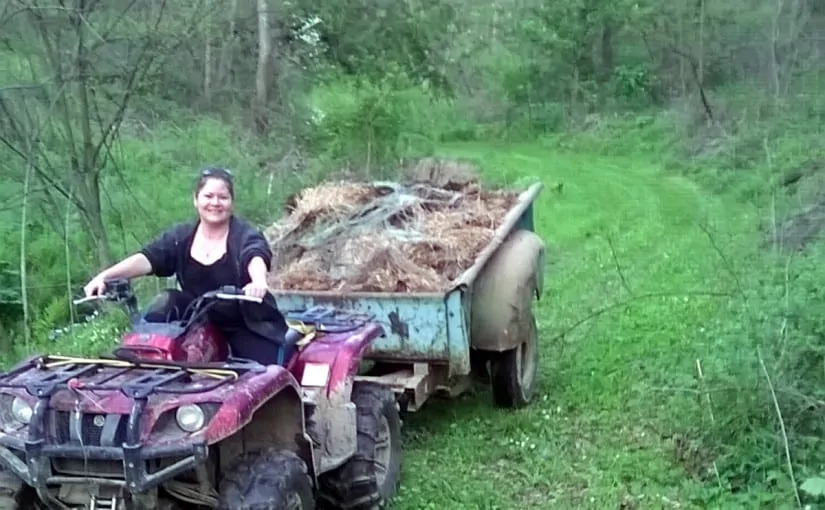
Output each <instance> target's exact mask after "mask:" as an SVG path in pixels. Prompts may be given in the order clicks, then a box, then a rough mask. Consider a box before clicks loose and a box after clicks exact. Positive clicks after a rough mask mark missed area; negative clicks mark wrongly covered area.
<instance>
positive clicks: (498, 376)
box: [490, 312, 539, 408]
mask: <svg viewBox="0 0 825 510" xmlns="http://www.w3.org/2000/svg"><path fill="white" fill-rule="evenodd" d="M520 340H521V342H520V343H519V345H518V346H517V347H516V348H514V349H510V350H507V351H504V352H500V353H490V377H491V379H492V387H493V388H492V389H493V401H494V402H495V404H496V405H497V406H500V407H507V408H521V407H524V406H526V405H527V404H529V403H530V401H531V400H532V399H533V394H534V393H535V386H536V374H537V372H538V365H539V348H538V347H539V346H538V327H537V325H536V318H535V316H534V315H533V313H532V312H530V313H528V314H527V317H525V319H524V322H523V323H522V331H521V334H520Z"/></svg>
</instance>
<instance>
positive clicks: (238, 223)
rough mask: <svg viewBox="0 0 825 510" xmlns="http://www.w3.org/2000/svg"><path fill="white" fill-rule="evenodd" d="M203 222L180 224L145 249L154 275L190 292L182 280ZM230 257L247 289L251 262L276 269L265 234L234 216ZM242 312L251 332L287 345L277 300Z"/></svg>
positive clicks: (270, 299) (237, 281) (242, 304)
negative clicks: (257, 259)
mask: <svg viewBox="0 0 825 510" xmlns="http://www.w3.org/2000/svg"><path fill="white" fill-rule="evenodd" d="M198 224H199V221H198V220H195V221H190V222H184V223H178V224H177V225H174V226H172V227H171V228H169V229H167V230H165V231H164V232H162V233H161V234H160V235H159V236H158V237H157V238H156V239H155V240H153V241H152V242H150V243H149V244H147V245H146V246H144V247H143V248H142V249H141V250H140V253H142V254H143V255H144V256H145V257H146V258H147V259H149V263H150V264H151V265H152V274H154V275H155V276H158V277H161V278H166V277H170V276H172V275H175V276H176V277H177V280H178V283H179V284H180V286H181V288H182V289H184V290H185V289H186V286H185V282H183V281H182V279H181V272H182V271H181V270H182V269H183V267H184V265H185V264H186V261H187V260H188V258H189V250H190V249H191V247H192V240H193V239H194V236H195V231H196V229H197V227H198ZM226 244H227V248H226V250H227V256H228V257H229V259H230V260H231V261H232V264H233V266H234V269H235V286H237V287H238V288H241V287H244V286H245V285H247V284H248V283H249V282H250V281H251V278H250V277H249V273H248V271H247V267H248V266H249V262H250V261H251V260H252V259H253V258H255V257H261V258H262V259H263V260H264V263H265V264H266V269H267V271H269V270H270V269H271V267H272V250H271V249H270V248H269V243H268V242H267V240H266V238H265V237H264V236H263V234H262V233H261V232H260V231H259V230H258V229H256V228H254V227H253V226H252V225H250V224H249V223H247V222H245V221H243V220H241V219H239V218H237V217H236V216H232V217H231V219H230V223H229V237H228V238H227V242H226ZM239 305H240V306H239V309H240V311H241V315H242V316H243V321H244V324H245V325H246V327H247V328H249V329H250V330H252V331H254V332H256V333H258V334H260V335H262V336H264V337H266V338H268V339H271V340H274V341H276V342H278V343H280V342H281V341H283V338H284V335H285V334H286V332H287V324H286V320H285V319H284V316H283V315H282V314H281V313H280V312H279V311H278V306H277V304H276V303H275V298H274V297H273V296H272V294H267V295H266V297H265V298H264V302H263V304H258V303H253V302H249V301H240V302H239Z"/></svg>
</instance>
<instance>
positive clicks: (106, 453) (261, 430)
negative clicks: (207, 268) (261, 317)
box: [0, 281, 401, 510]
mask: <svg viewBox="0 0 825 510" xmlns="http://www.w3.org/2000/svg"><path fill="white" fill-rule="evenodd" d="M102 298H103V299H107V300H111V301H116V302H119V303H122V304H125V306H126V308H127V310H128V311H129V313H130V315H131V317H132V326H131V328H130V330H129V331H128V332H127V333H126V334H125V335H124V336H123V338H122V339H121V344H120V346H119V348H117V349H115V351H114V353H113V355H112V356H109V357H101V358H96V359H92V358H77V357H66V356H48V355H42V356H35V357H32V358H30V359H27V360H25V361H23V362H21V363H20V364H18V365H17V366H16V367H14V368H13V369H12V370H11V371H9V372H7V373H4V374H0V510H17V509H20V510H25V509H29V508H38V507H40V508H48V509H60V510H66V509H74V508H89V509H104V508H105V509H118V510H127V509H128V510H152V509H164V510H172V509H183V508H219V509H227V510H228V509H233V510H244V509H247V510H251V509H255V510H263V509H266V510H282V509H283V510H285V509H294V510H297V509H313V508H316V498H317V500H318V503H319V504H321V503H322V502H323V504H324V505H325V506H324V508H341V509H352V510H358V509H374V508H383V507H384V506H385V505H386V503H387V501H389V500H390V499H391V498H392V497H393V495H394V493H395V490H396V488H397V486H398V482H399V473H400V462H401V457H400V455H401V443H400V426H401V421H400V418H399V410H398V404H397V402H396V397H395V396H394V394H393V392H392V391H391V390H389V389H386V388H384V387H382V386H378V385H374V384H370V383H363V382H355V383H353V376H354V375H355V371H356V370H357V367H358V364H359V360H360V358H361V356H362V354H363V353H364V351H365V349H366V348H367V347H368V346H369V345H370V344H371V342H373V341H374V340H375V339H376V338H378V337H379V336H381V335H382V334H383V331H382V329H381V327H380V326H379V325H377V324H375V323H374V322H372V321H371V319H370V318H369V317H364V316H358V315H355V314H348V313H344V312H341V311H337V310H334V309H322V308H312V309H308V310H304V311H301V312H295V313H291V314H289V313H288V314H286V315H287V317H288V319H289V320H290V326H291V329H290V334H289V335H288V337H287V341H286V342H285V343H284V345H282V346H280V349H282V353H283V354H284V356H283V359H284V363H283V364H279V365H269V366H264V365H261V364H259V363H256V362H254V361H250V360H245V359H238V358H233V357H232V356H231V355H230V353H229V352H228V348H227V346H226V343H225V342H223V340H222V339H221V338H220V337H219V335H218V334H217V332H216V331H215V330H214V329H213V328H212V327H211V326H210V325H209V324H208V323H207V322H206V320H205V312H206V310H208V308H209V306H210V304H211V303H215V302H216V301H217V300H221V299H250V298H247V297H245V296H243V295H242V293H241V292H240V291H238V290H237V289H234V288H223V289H219V290H218V291H214V292H209V293H207V294H205V295H203V296H201V297H200V298H199V299H198V300H196V302H195V303H193V305H192V307H191V308H190V309H189V310H187V311H186V313H185V314H184V317H183V319H182V320H180V321H177V322H169V323H164V324H158V323H148V322H145V321H144V320H143V319H142V318H141V316H140V315H139V313H138V311H137V300H136V298H135V295H134V293H133V292H132V288H131V286H130V284H129V282H128V281H113V282H109V283H108V285H107V290H106V293H105V294H104V296H102ZM319 508H320V506H319Z"/></svg>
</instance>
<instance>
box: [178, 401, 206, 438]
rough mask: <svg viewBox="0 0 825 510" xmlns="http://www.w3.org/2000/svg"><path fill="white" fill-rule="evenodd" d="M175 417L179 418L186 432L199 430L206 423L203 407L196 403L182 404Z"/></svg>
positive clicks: (180, 424) (181, 426)
mask: <svg viewBox="0 0 825 510" xmlns="http://www.w3.org/2000/svg"><path fill="white" fill-rule="evenodd" d="M175 418H176V419H177V420H178V426H180V428H182V429H183V430H185V431H186V432H197V431H198V430H200V429H201V428H203V425H204V424H205V423H206V416H205V415H204V414H203V409H201V408H200V406H198V405H196V404H187V405H183V406H180V407H179V408H178V411H177V412H176V413H175Z"/></svg>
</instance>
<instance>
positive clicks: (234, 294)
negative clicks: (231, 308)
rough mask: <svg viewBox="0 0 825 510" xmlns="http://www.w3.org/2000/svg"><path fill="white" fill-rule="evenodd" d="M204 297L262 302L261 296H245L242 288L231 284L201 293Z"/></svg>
mask: <svg viewBox="0 0 825 510" xmlns="http://www.w3.org/2000/svg"><path fill="white" fill-rule="evenodd" d="M203 298H204V299H226V300H230V301H232V300H234V301H252V302H253V303H262V302H263V298H259V297H254V296H247V295H246V294H244V293H243V289H239V288H237V287H235V286H232V285H226V286H224V287H221V288H220V289H218V290H213V291H211V292H206V293H205V294H204V295H203Z"/></svg>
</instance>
